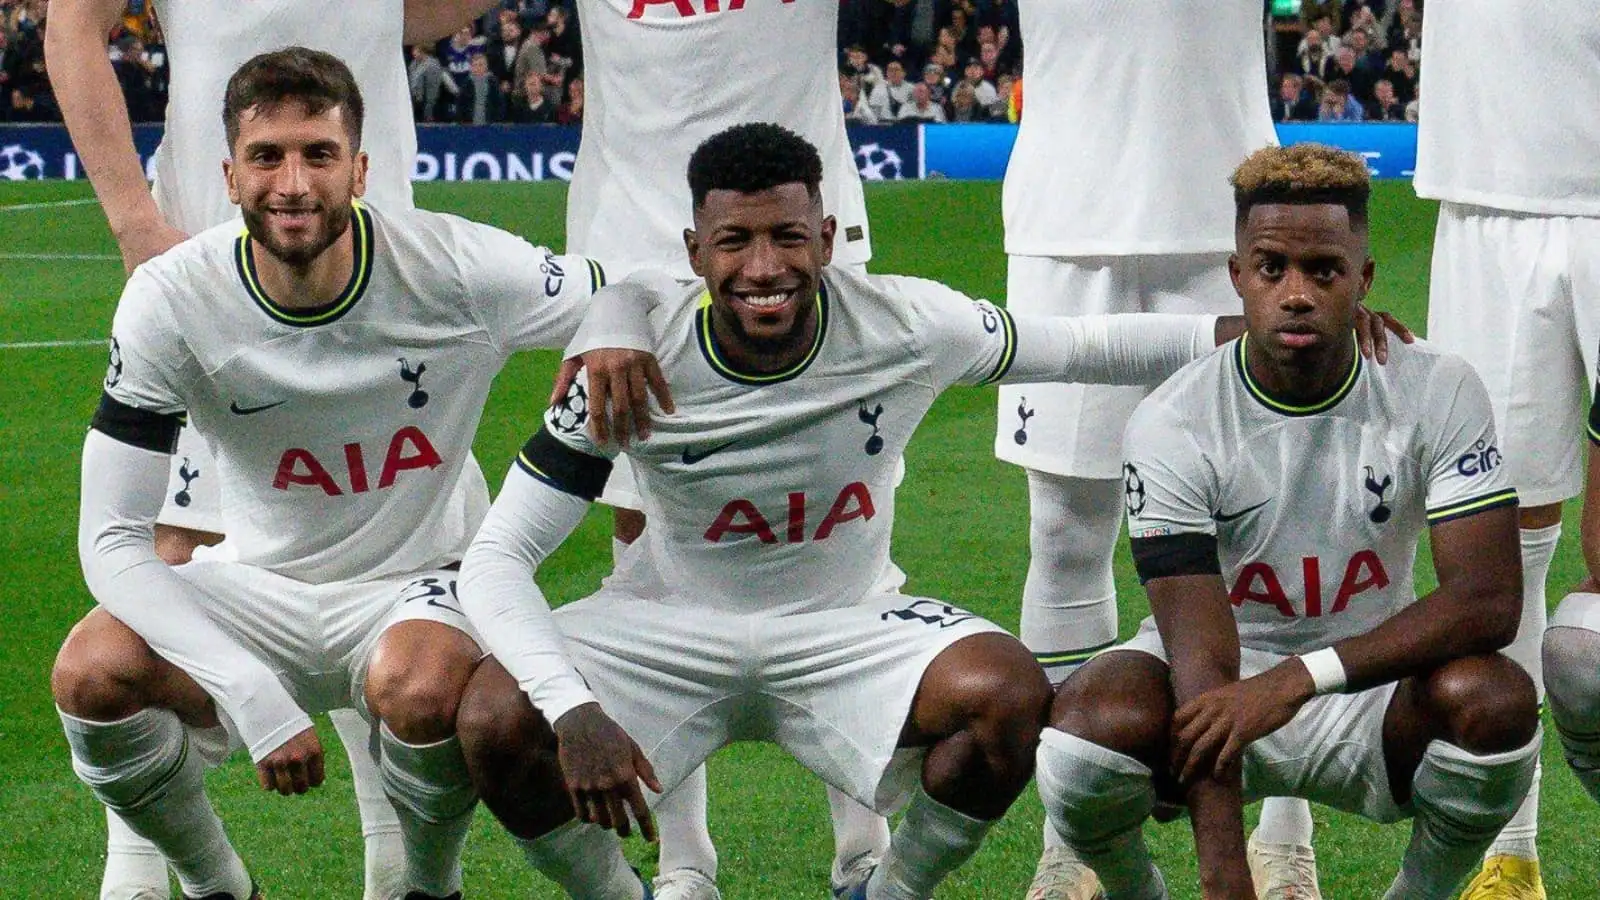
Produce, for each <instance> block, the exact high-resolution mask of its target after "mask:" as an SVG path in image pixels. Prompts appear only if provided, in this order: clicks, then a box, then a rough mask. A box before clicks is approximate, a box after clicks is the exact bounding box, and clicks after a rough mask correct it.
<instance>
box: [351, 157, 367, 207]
mask: <svg viewBox="0 0 1600 900" xmlns="http://www.w3.org/2000/svg"><path fill="white" fill-rule="evenodd" d="M366 193H367V151H365V150H357V151H356V164H355V168H354V169H353V170H352V171H351V173H350V196H352V197H364V196H366Z"/></svg>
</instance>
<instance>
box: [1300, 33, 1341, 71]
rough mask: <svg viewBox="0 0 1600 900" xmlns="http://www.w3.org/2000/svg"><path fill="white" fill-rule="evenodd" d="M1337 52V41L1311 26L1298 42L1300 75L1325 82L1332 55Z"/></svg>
mask: <svg viewBox="0 0 1600 900" xmlns="http://www.w3.org/2000/svg"><path fill="white" fill-rule="evenodd" d="M1337 52H1338V39H1337V38H1332V37H1325V36H1324V35H1323V33H1322V31H1321V29H1319V28H1317V27H1315V26H1313V27H1312V28H1311V30H1309V31H1307V32H1306V36H1305V37H1304V38H1302V39H1301V41H1300V54H1299V56H1298V57H1297V59H1298V60H1299V64H1300V74H1301V75H1304V76H1306V77H1307V78H1315V79H1317V80H1319V81H1326V80H1327V79H1328V77H1329V73H1330V71H1331V70H1332V68H1333V55H1334V54H1335V53H1337Z"/></svg>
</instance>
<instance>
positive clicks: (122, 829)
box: [100, 808, 172, 900]
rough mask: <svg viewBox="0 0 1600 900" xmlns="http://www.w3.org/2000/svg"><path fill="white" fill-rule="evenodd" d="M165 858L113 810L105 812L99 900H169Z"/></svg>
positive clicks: (170, 888)
mask: <svg viewBox="0 0 1600 900" xmlns="http://www.w3.org/2000/svg"><path fill="white" fill-rule="evenodd" d="M171 896H172V885H171V883H170V881H169V878H168V875H167V858H166V857H165V856H162V855H161V851H160V850H158V849H156V845H155V844H152V843H150V842H149V841H147V840H145V839H144V838H142V837H140V836H139V835H137V834H135V833H134V831H133V829H132V828H129V827H128V823H127V822H124V821H122V817H121V816H119V815H117V813H116V810H113V809H110V808H107V809H106V871H105V875H104V876H103V877H102V878H101V880H100V900H168V898H169V897H171Z"/></svg>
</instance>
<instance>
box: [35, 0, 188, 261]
mask: <svg viewBox="0 0 1600 900" xmlns="http://www.w3.org/2000/svg"><path fill="white" fill-rule="evenodd" d="M99 6H104V4H96V3H91V2H85V0H79V2H73V3H61V2H59V0H57V2H54V3H52V4H51V8H50V28H49V29H48V30H47V31H46V33H45V62H46V65H47V66H48V67H49V73H50V83H51V86H52V88H53V89H54V91H55V97H56V103H57V104H58V105H60V107H61V117H62V119H63V120H64V121H65V122H66V125H67V133H68V134H70V135H71V137H72V144H73V147H74V149H75V150H76V152H77V154H78V159H79V161H80V162H81V163H82V164H83V170H84V174H86V175H87V176H88V177H89V182H90V184H92V185H93V186H94V192H95V196H96V197H98V198H99V200H100V205H101V207H103V208H104V209H105V213H106V219H107V221H108V222H109V223H110V225H111V232H112V234H113V236H115V237H117V238H118V239H119V240H120V239H121V237H122V236H123V235H125V234H127V233H129V232H130V231H132V230H134V229H138V228H142V227H144V226H145V225H146V224H147V223H149V222H151V221H156V220H159V219H160V218H161V213H160V211H159V210H157V209H156V204H155V201H154V200H153V199H152V198H151V196H150V188H149V185H148V183H147V182H146V181H145V177H144V169H143V167H142V166H140V164H139V155H138V152H137V151H136V150H135V149H134V145H133V127H132V125H131V124H129V120H128V106H127V104H126V103H125V102H124V100H123V97H122V88H121V86H120V85H119V84H118V83H117V76H116V73H115V72H113V71H112V68H111V61H110V59H109V58H108V57H107V56H106V40H107V35H108V33H109V31H110V28H111V25H108V24H105V23H104V22H103V21H102V19H103V18H104V16H103V15H102V14H101V13H102V12H103V10H101V9H98V8H97V7H99ZM116 6H117V8H118V10H119V11H120V8H121V4H116ZM58 7H60V9H59V10H58ZM116 19H117V16H113V18H112V22H113V24H114V22H115V21H116Z"/></svg>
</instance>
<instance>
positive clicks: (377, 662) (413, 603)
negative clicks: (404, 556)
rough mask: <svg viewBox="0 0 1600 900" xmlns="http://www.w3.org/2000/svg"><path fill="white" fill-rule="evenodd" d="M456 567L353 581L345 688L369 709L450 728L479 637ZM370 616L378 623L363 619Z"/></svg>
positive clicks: (474, 661)
mask: <svg viewBox="0 0 1600 900" xmlns="http://www.w3.org/2000/svg"><path fill="white" fill-rule="evenodd" d="M457 578H458V573H457V572H456V571H453V570H448V569H440V570H435V571H431V572H422V573H416V574H414V575H412V576H410V577H407V578H404V579H394V580H391V581H387V582H382V583H375V584H372V585H360V586H352V588H351V591H350V596H349V598H348V604H349V608H350V612H349V615H348V625H345V626H343V627H338V628H337V630H338V631H340V632H348V633H350V634H351V635H352V642H353V643H354V650H353V653H352V655H351V663H350V665H349V671H350V676H351V689H350V693H351V694H352V696H353V698H359V699H360V700H361V701H363V702H364V703H365V705H366V707H367V709H368V711H369V712H371V713H373V714H375V715H376V716H377V717H378V718H381V719H383V720H384V721H391V720H394V721H393V722H391V724H395V723H396V722H398V721H400V720H405V721H417V720H425V721H426V722H428V723H431V725H429V726H427V727H429V728H431V729H432V730H442V731H443V732H445V733H448V732H450V731H452V730H453V728H454V722H455V713H456V710H457V708H458V707H459V705H460V702H461V697H462V695H463V694H465V693H466V688H467V683H468V682H469V681H470V680H471V678H472V673H473V670H474V669H476V668H477V665H478V662H479V661H480V660H481V659H483V656H484V651H483V649H482V648H483V640H482V638H481V637H480V636H479V635H478V632H477V630H476V629H475V628H474V627H473V626H472V623H471V621H469V620H468V618H467V615H466V613H465V612H464V611H463V610H462V608H461V601H460V598H459V597H458V595H457ZM373 616H376V617H377V619H378V625H377V627H376V629H374V628H372V627H371V626H370V625H369V624H366V623H367V621H368V617H373Z"/></svg>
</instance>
